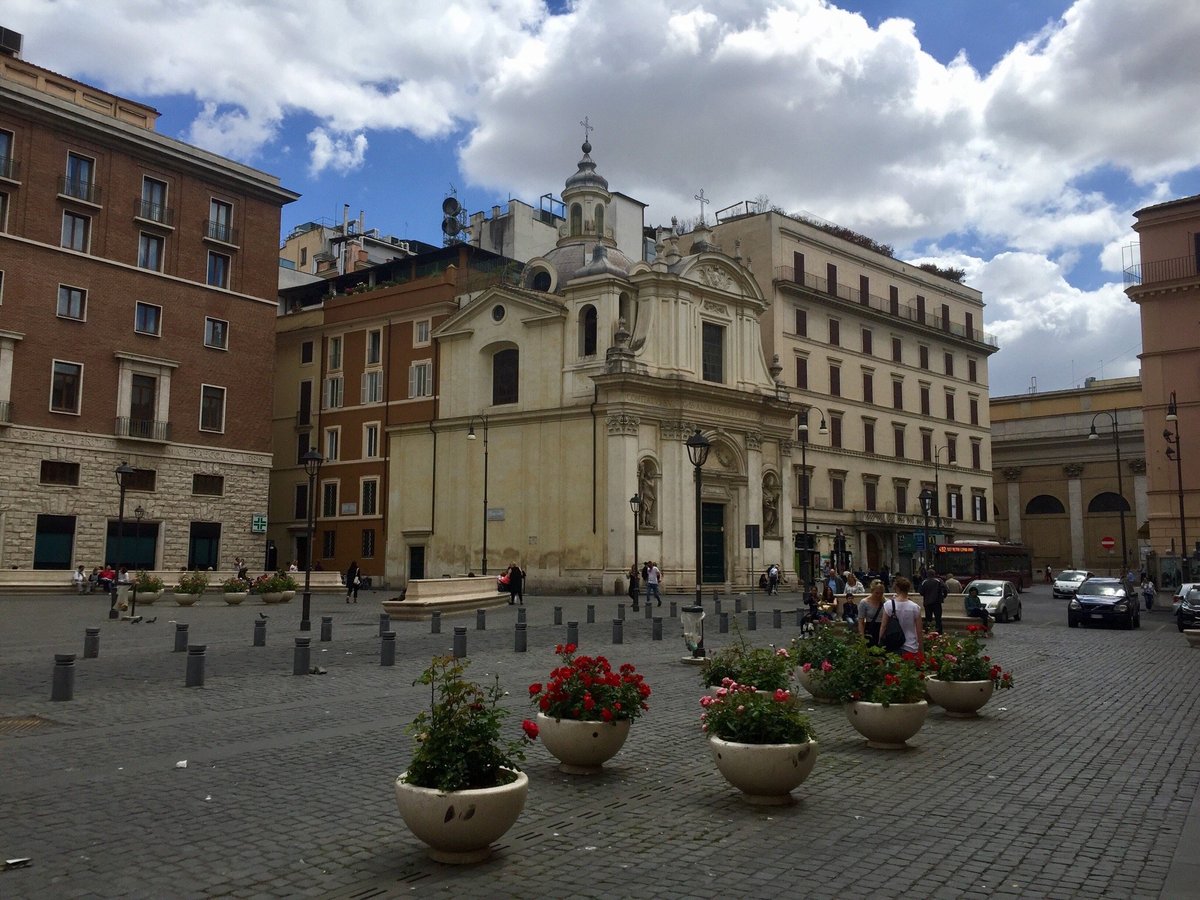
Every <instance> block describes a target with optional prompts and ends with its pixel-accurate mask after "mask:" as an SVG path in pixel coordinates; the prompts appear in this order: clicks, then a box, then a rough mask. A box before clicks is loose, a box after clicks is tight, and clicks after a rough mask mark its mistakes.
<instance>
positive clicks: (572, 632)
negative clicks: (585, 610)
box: [567, 622, 579, 647]
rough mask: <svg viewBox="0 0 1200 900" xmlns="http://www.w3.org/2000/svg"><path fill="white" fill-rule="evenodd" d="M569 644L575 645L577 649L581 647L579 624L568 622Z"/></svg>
mask: <svg viewBox="0 0 1200 900" xmlns="http://www.w3.org/2000/svg"><path fill="white" fill-rule="evenodd" d="M567 643H568V644H574V645H575V646H576V647H578V646H579V623H578V622H568V623H567Z"/></svg>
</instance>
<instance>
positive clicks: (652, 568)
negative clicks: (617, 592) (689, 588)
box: [627, 559, 663, 609]
mask: <svg viewBox="0 0 1200 900" xmlns="http://www.w3.org/2000/svg"><path fill="white" fill-rule="evenodd" d="M627 574H628V577H629V599H630V600H632V601H633V608H634V609H637V602H638V598H639V597H640V596H641V587H640V586H641V585H643V584H644V585H645V586H646V605H647V606H649V605H650V598H651V597H653V598H654V599H655V600H657V601H658V605H659V606H662V596H661V595H660V594H659V592H658V589H659V585H661V584H662V577H663V575H662V569H660V568H659V567H658V563H656V562H655V561H654V560H652V559H648V560H646V561H645V562H644V563H642V567H641V569H639V568H638V564H637V563H636V562H635V563H634V564H633V565H632V566H630V567H629V572H628V573H627Z"/></svg>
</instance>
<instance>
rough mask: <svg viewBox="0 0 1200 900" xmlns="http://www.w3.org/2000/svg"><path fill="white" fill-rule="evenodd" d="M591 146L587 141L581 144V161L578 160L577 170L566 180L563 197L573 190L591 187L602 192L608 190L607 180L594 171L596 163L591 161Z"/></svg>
mask: <svg viewBox="0 0 1200 900" xmlns="http://www.w3.org/2000/svg"><path fill="white" fill-rule="evenodd" d="M591 152H592V145H591V144H590V143H588V142H587V141H584V142H583V159H581V160H579V169H578V171H576V172H575V174H574V175H572V176H571V177H570V178H568V179H567V183H566V186H565V188H564V190H563V196H564V197H565V196H566V195H567V193H568V192H569V191H571V190H573V189H577V188H584V187H591V188H599V189H600V190H602V191H607V190H608V179H607V178H605V177H604V176H603V175H601V174H600V173H599V172H597V171H596V163H595V162H593V161H592V158H591V156H589V155H588V154H590V153H591Z"/></svg>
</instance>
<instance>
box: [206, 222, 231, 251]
mask: <svg viewBox="0 0 1200 900" xmlns="http://www.w3.org/2000/svg"><path fill="white" fill-rule="evenodd" d="M204 237H205V238H206V239H207V240H210V241H217V242H218V243H221V244H228V245H229V246H230V247H236V246H237V245H238V230H237V229H236V228H234V227H233V226H232V225H230V224H229V223H228V222H220V221H218V220H216V219H208V220H206V221H205V223H204Z"/></svg>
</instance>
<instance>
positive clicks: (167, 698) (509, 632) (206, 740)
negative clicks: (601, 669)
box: [0, 587, 1200, 900]
mask: <svg viewBox="0 0 1200 900" xmlns="http://www.w3.org/2000/svg"><path fill="white" fill-rule="evenodd" d="M379 596H380V595H378V594H374V595H372V594H370V593H364V596H363V601H362V602H360V603H359V604H358V605H357V606H347V605H345V604H344V603H343V602H342V600H341V599H340V598H333V597H319V598H316V599H315V600H314V603H315V606H314V615H313V621H314V626H316V625H319V622H320V616H321V615H322V614H324V615H331V616H332V617H333V638H334V639H333V640H332V641H331V642H329V643H319V642H318V641H317V636H318V632H317V631H314V632H313V634H312V636H313V647H312V662H313V664H314V665H319V666H322V667H324V668H325V669H326V670H327V672H328V674H326V675H324V676H311V675H310V676H304V677H298V676H293V675H292V674H291V671H292V652H293V649H292V648H293V640H292V639H293V637H295V636H296V635H297V634H298V632H297V630H296V629H297V626H298V622H299V618H300V609H299V600H296V601H293V602H292V603H291V604H290V605H288V606H283V607H263V606H261V605H251V604H243V605H242V606H240V607H226V606H225V605H224V604H223V603H221V601H220V598H211V599H208V598H206V599H205V601H204V602H203V604H202V605H199V606H196V607H192V608H190V609H183V608H179V607H176V606H175V605H174V604H171V605H164V604H163V602H162V601H159V603H157V604H155V605H154V606H153V607H148V608H144V609H140V610H139V611H142V612H144V613H145V614H146V616H147V617H157V621H156V622H154V623H148V622H143V623H141V624H138V625H132V624H129V623H125V622H110V621H109V620H108V619H107V618H106V617H105V613H106V611H107V601H106V600H105V599H104V598H91V597H87V598H77V597H37V598H26V599H20V598H0V617H2V618H0V621H2V622H3V625H2V626H0V629H2V630H0V804H2V806H0V809H2V810H3V814H2V816H0V859H11V858H14V857H31V858H32V864H31V865H30V866H29V867H27V868H21V869H14V870H10V871H6V872H0V897H4V898H7V900H11V898H24V897H54V898H66V897H87V896H96V897H114V896H130V897H155V898H165V897H206V896H235V897H260V896H261V897H274V896H289V897H290V896H315V897H335V898H351V897H353V898H376V897H381V898H382V897H401V896H478V897H567V896H572V897H684V896H689V897H717V896H720V897H776V896H804V897H818V898H825V897H868V896H869V897H929V898H956V897H991V896H1011V897H1054V898H1074V897H1112V898H1130V897H1165V898H1182V897H1198V896H1200V888H1198V887H1197V885H1200V878H1198V876H1200V871H1198V870H1197V867H1196V865H1195V863H1194V860H1195V859H1196V858H1197V855H1198V850H1197V848H1198V847H1200V825H1198V823H1200V813H1198V811H1197V809H1196V803H1195V798H1196V795H1197V783H1198V782H1200V754H1198V753H1197V752H1196V748H1197V741H1198V738H1200V719H1198V717H1197V715H1196V713H1197V710H1196V703H1197V700H1196V697H1197V692H1196V691H1195V690H1194V685H1193V683H1192V682H1193V680H1194V679H1195V672H1196V665H1197V662H1200V655H1197V654H1194V653H1193V651H1191V650H1189V649H1188V648H1187V646H1186V644H1185V641H1184V640H1183V638H1182V637H1181V636H1180V635H1179V634H1178V633H1177V632H1176V630H1175V626H1174V621H1173V619H1171V618H1170V615H1169V612H1168V611H1159V610H1156V611H1155V612H1154V613H1151V614H1145V613H1144V614H1143V627H1142V628H1141V630H1140V631H1133V632H1126V631H1119V630H1107V629H1068V628H1067V627H1066V621H1065V620H1066V614H1065V609H1064V606H1065V604H1064V601H1059V600H1052V599H1051V598H1050V597H1049V593H1048V591H1047V590H1046V589H1045V588H1042V587H1039V588H1036V589H1035V590H1034V591H1032V592H1030V593H1027V594H1025V616H1024V621H1023V622H1020V623H1013V624H1007V625H999V626H997V632H998V636H997V638H996V639H995V641H994V642H993V646H992V651H991V652H992V653H993V655H994V656H995V658H996V659H997V660H998V661H999V662H1001V663H1002V664H1004V665H1005V666H1006V667H1007V668H1010V669H1012V670H1013V672H1014V674H1015V678H1016V684H1017V687H1016V689H1015V690H1013V691H1011V692H1007V693H1003V694H998V695H997V696H996V697H995V698H993V700H992V701H991V703H989V705H988V706H987V707H986V708H985V711H984V712H985V715H983V716H982V717H981V718H979V719H977V720H954V719H949V718H946V717H945V716H944V715H943V714H942V713H941V712H940V711H938V710H936V709H935V710H933V711H931V713H930V716H929V720H928V721H927V723H926V725H925V727H924V729H923V730H922V731H921V732H920V733H919V734H918V735H917V737H916V738H914V739H913V740H912V741H911V742H910V743H911V749H909V750H907V751H900V752H895V751H879V750H871V749H868V748H867V747H866V746H865V745H864V742H863V741H862V739H861V738H860V737H859V736H858V735H857V733H856V732H854V731H853V730H852V729H851V727H850V726H849V724H848V723H847V721H846V719H845V716H844V714H843V713H842V711H841V710H840V709H839V708H837V707H829V706H815V705H814V707H813V710H812V713H811V715H812V718H813V721H814V725H815V728H816V730H817V736H818V740H819V743H820V757H819V759H818V761H817V767H816V769H815V771H814V772H813V774H812V776H811V777H810V778H809V780H808V781H807V782H805V783H804V784H803V785H801V787H800V788H799V789H798V790H797V792H796V796H797V797H798V799H799V802H798V803H797V804H796V805H795V806H792V807H787V808H762V807H752V806H748V805H746V804H745V803H744V802H742V801H741V800H740V799H739V797H738V795H737V794H736V792H735V791H733V790H732V789H731V788H729V787H728V786H727V785H726V784H725V782H724V781H723V779H722V778H721V777H720V775H719V774H718V773H717V771H716V769H715V768H714V766H713V764H712V761H711V758H710V755H709V753H708V750H707V748H706V746H705V743H704V740H703V738H702V735H701V733H700V732H699V730H698V725H697V717H698V713H699V706H698V704H697V698H698V696H699V694H700V690H699V681H698V678H697V672H696V670H695V669H694V668H691V667H687V666H683V665H681V664H680V662H679V658H680V656H681V655H682V649H683V648H682V642H681V641H680V639H679V626H678V620H672V619H670V618H666V620H665V622H664V635H665V637H666V640H664V641H662V642H655V641H652V640H651V623H650V621H648V620H646V619H644V618H642V614H640V613H638V614H634V613H633V612H632V611H630V612H629V614H628V615H629V618H628V619H627V621H626V622H625V643H624V644H623V645H622V646H620V647H614V646H613V645H612V624H611V623H612V619H613V617H614V614H615V609H616V605H617V601H616V600H615V599H614V598H598V597H592V598H587V597H574V598H547V597H529V598H527V601H526V604H527V605H526V609H527V612H528V625H529V638H528V640H529V652H528V653H524V654H518V653H514V652H513V627H512V626H513V623H514V622H515V620H516V610H515V609H512V608H509V607H504V608H502V609H499V610H493V611H492V612H490V613H489V614H488V617H487V629H486V630H485V631H478V630H476V623H475V620H474V617H473V616H472V617H468V618H463V619H457V620H454V619H448V620H447V621H446V622H444V623H443V632H444V633H442V634H440V635H432V634H430V628H429V624H428V623H396V626H395V627H396V630H397V632H398V642H397V643H398V652H397V664H396V666H395V667H394V668H385V667H381V666H380V665H379V640H378V637H377V635H378V625H379V621H378V613H379V607H378V606H377V605H376V604H375V603H373V602H372V599H378V598H379ZM670 599H672V598H668V602H669V601H670ZM674 599H676V600H682V598H674ZM589 603H591V604H594V605H595V606H596V610H597V619H598V620H599V621H597V623H596V624H592V625H589V624H586V622H585V618H586V616H585V608H586V606H587V604H589ZM794 603H795V598H794V595H793V596H786V595H785V596H783V597H779V598H762V597H761V596H760V597H759V598H758V602H757V606H758V609H759V614H758V620H759V621H758V630H757V631H756V632H754V633H752V634H748V637H751V638H753V639H754V640H755V641H756V642H762V643H768V642H775V643H780V642H786V641H788V640H790V639H791V638H792V637H793V636H794V635H795V634H796V628H795V627H794V624H787V623H794V621H795V619H794V616H790V615H785V616H784V622H785V626H784V627H783V628H781V629H775V628H773V627H771V625H772V616H771V613H770V611H769V610H770V609H771V608H773V607H775V606H780V607H783V608H789V607H792V606H794ZM706 605H707V604H706ZM724 605H725V608H726V609H727V610H728V609H729V608H730V607H731V606H732V605H733V604H732V602H731V600H730V599H728V598H726V599H725V601H724ZM555 606H561V607H563V609H564V615H563V621H564V622H567V621H578V622H579V623H580V625H579V628H580V633H581V639H582V640H581V643H582V646H583V649H584V650H585V651H593V652H603V653H605V654H607V655H608V656H609V657H610V658H611V659H612V660H613V661H614V662H625V661H631V662H633V663H635V664H636V665H637V666H638V669H639V670H640V671H642V672H643V673H644V674H645V675H646V678H647V680H648V681H649V682H650V684H651V685H652V686H653V688H654V696H653V697H652V698H651V709H650V712H649V713H648V714H647V715H646V717H644V718H643V719H642V720H640V721H638V722H637V723H636V724H635V725H634V728H633V732H632V734H631V736H630V739H629V742H628V743H627V744H626V745H625V748H624V749H623V750H622V751H621V753H620V754H619V755H618V756H617V757H616V758H615V759H614V760H613V761H612V762H611V763H610V764H609V765H608V767H607V770H606V773H605V774H604V775H602V776H598V777H591V778H587V777H583V778H581V777H571V776H566V775H563V774H560V773H559V772H558V770H557V769H556V767H555V765H554V763H553V760H552V759H551V757H550V756H549V755H548V754H547V753H546V751H545V749H544V748H542V747H541V746H540V745H534V746H533V747H531V748H530V752H529V756H528V760H527V764H526V771H527V772H528V773H529V775H530V781H531V784H530V794H529V802H528V805H527V806H526V808H525V811H524V813H523V814H522V816H521V818H520V819H519V820H518V822H517V824H516V826H514V828H513V829H512V830H511V831H510V832H509V833H508V835H507V836H506V837H505V838H504V839H503V841H502V842H501V843H500V844H499V845H497V848H496V852H495V853H494V855H493V857H492V859H491V860H490V861H489V862H487V863H484V864H481V865H478V866H473V867H451V866H443V865H440V864H437V863H433V862H431V861H429V860H428V859H427V858H426V857H425V854H424V852H423V851H422V849H421V846H420V845H419V844H418V843H417V841H416V840H415V839H414V838H413V837H411V835H410V834H409V833H408V831H407V830H406V829H405V827H404V825H403V823H402V822H401V820H400V818H399V815H398V813H397V811H396V807H395V800H394V796H393V791H392V780H393V779H394V777H395V776H396V774H398V773H399V772H400V771H402V770H403V769H404V767H405V764H406V762H407V760H408V758H409V754H410V740H409V738H408V736H407V734H406V733H405V731H404V726H405V724H406V723H407V722H408V721H409V720H410V719H411V718H412V717H413V715H414V714H415V713H416V712H417V711H418V709H419V708H420V707H421V706H422V705H423V704H424V703H425V702H426V697H427V695H426V694H425V692H424V691H423V690H421V689H419V688H417V687H414V686H413V685H412V681H413V679H414V678H416V677H417V675H418V674H419V673H420V670H421V669H422V668H423V667H424V665H425V664H426V663H427V662H428V660H429V658H430V657H431V656H432V655H433V654H435V653H439V652H446V651H448V650H449V648H450V646H451V632H452V630H453V628H452V626H453V625H455V624H458V625H466V626H467V627H468V633H467V639H468V653H469V656H470V657H471V659H472V665H471V669H470V672H471V674H472V675H474V676H475V677H482V676H484V675H485V673H497V674H499V675H500V677H501V681H502V684H503V685H504V686H505V687H506V688H507V689H508V690H510V691H511V693H512V695H511V697H510V698H509V701H510V702H511V706H512V708H513V710H514V712H515V715H514V716H513V717H512V718H511V719H510V720H509V726H510V728H511V731H512V734H513V735H514V736H515V735H516V734H517V732H518V725H519V722H520V719H521V718H523V717H524V716H526V715H530V714H531V710H530V708H529V707H528V705H527V692H526V687H527V685H528V684H529V683H530V682H531V681H536V680H544V678H545V677H546V675H547V673H548V672H549V670H550V668H551V667H552V665H553V664H554V657H553V654H552V649H553V645H554V644H555V643H557V642H562V641H563V640H565V636H566V627H565V625H563V626H555V625H553V624H552V621H553V607H555ZM709 611H710V613H711V605H710V606H709ZM264 612H265V613H266V614H267V615H268V616H270V619H269V620H268V623H267V624H268V632H269V636H268V644H267V646H266V647H265V648H255V647H252V646H251V637H252V631H253V625H252V623H253V621H254V620H255V619H257V618H258V617H259V615H260V613H264ZM655 612H656V614H657V613H659V612H661V613H667V612H668V607H667V606H666V605H665V604H664V606H663V608H662V610H657V609H656V610H655ZM731 618H732V619H735V620H739V621H740V622H741V624H742V627H743V628H745V626H746V618H747V617H746V615H745V614H744V613H743V614H741V615H733V616H731ZM171 620H177V621H179V622H186V623H187V624H188V625H189V635H190V640H191V642H192V643H198V644H199V643H203V644H205V645H207V648H208V651H207V679H206V684H205V686H204V687H203V688H191V689H189V688H185V687H184V671H185V654H183V653H174V652H172V647H173V645H174V634H175V624H173V622H172V621H171ZM707 624H708V626H709V628H708V635H709V644H710V646H712V647H716V646H721V645H722V644H723V643H725V641H726V640H727V636H725V635H719V634H714V633H713V632H714V631H715V630H716V628H715V624H716V623H715V621H714V619H713V618H712V617H711V615H710V619H709V622H708V623H707ZM95 625H99V626H100V627H101V649H100V656H99V658H98V659H88V660H85V659H82V658H80V659H79V660H78V661H77V664H76V683H75V699H74V700H73V701H71V702H64V703H52V702H50V700H49V697H50V684H51V671H52V668H53V656H54V654H55V653H77V654H80V655H81V656H82V649H83V637H84V628H85V626H95ZM28 716H38V717H42V719H44V720H45V722H44V723H41V724H39V725H37V727H28V728H20V729H18V728H16V727H15V723H14V720H15V719H16V718H17V717H28ZM185 759H186V760H187V767H186V768H177V765H176V764H177V763H178V762H179V761H181V760H185ZM875 846H877V847H878V848H879V849H878V850H874V849H871V848H872V847H875Z"/></svg>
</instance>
